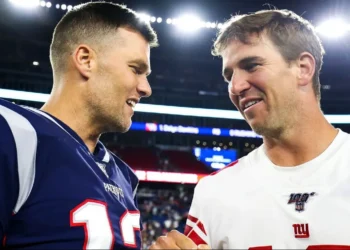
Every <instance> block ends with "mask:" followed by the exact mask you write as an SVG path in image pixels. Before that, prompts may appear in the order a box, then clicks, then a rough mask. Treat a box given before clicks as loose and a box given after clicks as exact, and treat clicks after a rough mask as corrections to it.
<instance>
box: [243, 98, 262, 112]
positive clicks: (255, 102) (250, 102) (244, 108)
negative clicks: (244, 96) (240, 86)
mask: <svg viewBox="0 0 350 250" xmlns="http://www.w3.org/2000/svg"><path fill="white" fill-rule="evenodd" d="M261 101H262V100H253V101H249V102H247V103H246V104H245V105H244V107H243V111H246V110H247V109H248V108H250V107H252V106H254V105H256V104H257V103H259V102H261Z"/></svg>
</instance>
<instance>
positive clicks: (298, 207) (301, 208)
mask: <svg viewBox="0 0 350 250" xmlns="http://www.w3.org/2000/svg"><path fill="white" fill-rule="evenodd" d="M295 210H296V211H298V212H301V211H304V202H302V201H297V202H296V203H295Z"/></svg>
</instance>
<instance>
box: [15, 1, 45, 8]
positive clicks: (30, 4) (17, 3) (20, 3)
mask: <svg viewBox="0 0 350 250" xmlns="http://www.w3.org/2000/svg"><path fill="white" fill-rule="evenodd" d="M9 1H10V3H12V4H13V5H15V6H17V7H21V8H34V7H37V6H39V5H40V0H9Z"/></svg>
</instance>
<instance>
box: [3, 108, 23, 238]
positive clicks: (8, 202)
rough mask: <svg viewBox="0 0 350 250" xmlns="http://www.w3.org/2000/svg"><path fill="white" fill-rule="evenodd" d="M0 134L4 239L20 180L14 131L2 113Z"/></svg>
mask: <svg viewBox="0 0 350 250" xmlns="http://www.w3.org/2000/svg"><path fill="white" fill-rule="evenodd" d="M0 134H1V136H0V240H1V241H2V240H3V238H4V237H5V234H6V229H7V227H8V223H9V220H10V218H11V216H12V212H13V209H14V207H15V205H16V202H17V198H18V192H19V181H18V172H17V159H16V158H17V153H16V145H15V143H14V140H13V136H12V132H11V130H10V128H9V126H8V124H7V122H6V120H5V118H4V117H3V116H1V115H0Z"/></svg>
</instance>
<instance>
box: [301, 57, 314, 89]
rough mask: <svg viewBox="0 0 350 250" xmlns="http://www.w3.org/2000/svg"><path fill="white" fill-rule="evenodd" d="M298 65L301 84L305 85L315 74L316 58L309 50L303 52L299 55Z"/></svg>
mask: <svg viewBox="0 0 350 250" xmlns="http://www.w3.org/2000/svg"><path fill="white" fill-rule="evenodd" d="M298 66H299V75H298V80H299V81H298V82H299V85H301V86H305V85H307V84H309V83H310V82H312V78H313V76H314V74H315V67H316V62H315V58H314V57H313V56H312V55H311V54H310V53H309V52H303V53H301V54H300V56H299V60H298Z"/></svg>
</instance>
